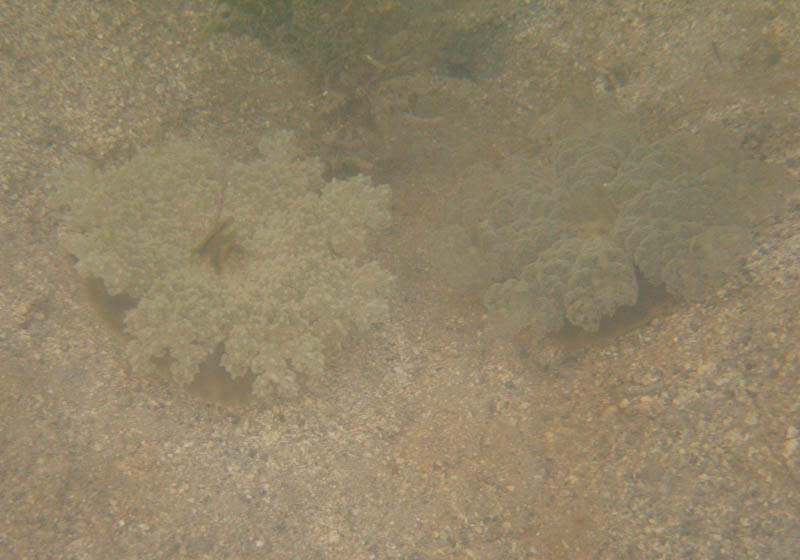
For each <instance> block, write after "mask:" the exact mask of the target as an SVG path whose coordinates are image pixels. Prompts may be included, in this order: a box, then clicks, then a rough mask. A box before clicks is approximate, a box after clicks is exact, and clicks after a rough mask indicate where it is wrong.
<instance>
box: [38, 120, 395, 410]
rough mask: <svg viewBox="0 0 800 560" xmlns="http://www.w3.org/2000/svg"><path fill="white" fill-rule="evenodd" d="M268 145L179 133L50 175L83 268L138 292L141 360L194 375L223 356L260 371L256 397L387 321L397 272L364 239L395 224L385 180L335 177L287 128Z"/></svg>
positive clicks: (124, 290)
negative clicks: (228, 154)
mask: <svg viewBox="0 0 800 560" xmlns="http://www.w3.org/2000/svg"><path fill="white" fill-rule="evenodd" d="M259 149H260V152H261V154H262V159H258V160H256V161H253V162H251V163H247V164H244V163H239V162H232V163H229V162H227V161H226V160H225V159H224V158H222V157H220V156H219V155H217V154H215V153H214V152H212V151H210V150H208V149H206V148H203V147H201V146H198V145H196V144H193V143H190V142H185V141H177V142H172V143H170V144H167V145H166V146H164V147H163V148H161V149H153V148H150V149H145V150H143V151H141V152H140V153H139V154H138V155H137V156H135V157H134V158H133V159H132V160H131V161H130V162H129V163H127V164H125V165H123V166H121V167H118V168H114V169H110V170H108V171H105V172H98V173H92V172H90V171H89V170H88V169H87V168H85V167H82V166H80V165H76V166H73V167H72V168H71V169H69V170H67V171H66V172H63V173H60V174H57V175H55V176H54V177H53V181H54V182H55V183H56V185H57V186H58V191H57V194H56V195H55V197H56V202H57V203H59V204H63V205H66V206H67V208H68V212H67V214H66V216H65V219H64V224H63V226H62V228H61V235H60V239H61V243H62V245H63V246H64V247H65V248H66V249H67V250H68V251H69V252H70V253H71V254H72V255H74V256H75V257H76V258H77V264H76V266H77V269H78V271H79V272H80V274H81V275H82V276H84V277H85V278H98V279H101V280H102V281H103V283H104V285H105V287H106V289H107V291H108V292H109V294H111V295H115V294H127V295H129V296H131V297H133V298H135V299H136V300H137V305H136V307H134V308H133V309H131V310H130V311H128V312H127V314H126V316H125V328H126V332H127V333H128V334H130V336H131V341H130V343H129V347H128V351H129V355H130V359H131V361H132V363H133V365H134V366H135V367H145V366H148V365H150V364H152V363H154V362H155V361H159V362H161V363H167V364H168V365H169V369H170V371H171V372H172V374H173V375H174V376H175V378H176V379H178V380H179V381H181V382H183V383H190V382H191V381H192V380H193V379H194V378H195V376H196V375H197V373H198V371H199V370H200V368H201V367H202V366H203V364H204V363H207V361H208V360H210V359H214V356H218V360H219V364H218V365H220V366H222V367H223V368H224V369H225V370H227V372H228V373H229V374H230V375H231V376H232V377H233V378H238V377H242V376H245V375H250V376H253V379H254V381H253V392H254V393H255V394H256V395H257V396H259V397H262V398H266V397H268V396H269V395H271V394H273V393H274V392H276V391H277V392H279V393H292V392H294V391H295V390H296V389H297V382H298V380H299V379H300V378H303V377H310V376H316V375H320V374H321V373H322V371H323V368H324V356H325V352H326V351H329V350H332V349H335V348H337V347H338V346H339V345H340V344H341V343H342V342H343V340H344V338H345V336H346V335H347V334H348V333H350V332H353V331H354V330H356V329H365V328H367V327H368V326H370V325H372V324H374V323H377V322H381V321H384V320H385V319H386V318H387V315H388V303H387V301H386V297H387V296H388V294H389V291H390V288H391V284H392V282H393V279H392V276H391V274H390V273H388V272H387V271H385V270H383V269H382V268H381V267H380V266H378V265H377V264H376V263H374V262H370V261H368V260H367V259H366V248H367V247H366V243H367V240H368V235H369V234H370V233H371V232H375V231H377V230H380V229H382V228H385V227H386V226H388V224H389V214H388V202H389V187H386V186H379V187H374V186H372V185H371V184H370V181H369V180H368V179H367V178H366V177H363V176H358V177H354V178H352V179H348V180H345V181H336V180H334V181H332V182H330V183H327V184H326V183H325V182H324V181H323V179H322V166H321V164H320V162H319V161H318V160H316V159H313V158H302V157H300V154H299V153H298V151H297V148H296V145H295V143H294V140H293V138H292V136H291V134H289V133H286V132H274V133H272V134H270V135H268V136H267V137H265V139H264V140H263V141H262V142H261V144H260V146H259Z"/></svg>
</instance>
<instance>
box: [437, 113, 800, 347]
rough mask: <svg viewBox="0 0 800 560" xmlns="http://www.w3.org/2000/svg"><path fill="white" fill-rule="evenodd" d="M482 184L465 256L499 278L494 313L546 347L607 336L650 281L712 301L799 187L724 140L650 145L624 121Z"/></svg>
mask: <svg viewBox="0 0 800 560" xmlns="http://www.w3.org/2000/svg"><path fill="white" fill-rule="evenodd" d="M472 177H473V179H472V181H471V182H470V183H469V184H468V185H466V186H465V187H464V189H463V192H462V197H463V198H462V200H463V202H462V209H461V219H460V224H459V225H458V226H455V227H456V228H458V227H460V228H462V230H463V231H462V232H460V233H459V236H455V237H454V238H461V239H469V240H470V243H471V246H470V247H462V251H472V252H475V251H477V252H478V253H480V255H482V260H483V261H484V262H485V263H488V264H489V267H490V268H491V270H492V271H493V274H492V275H491V280H489V281H488V286H487V287H486V293H485V302H486V305H487V307H488V309H489V311H490V316H491V317H492V319H493V320H494V322H495V323H496V324H498V325H500V326H503V327H505V328H507V329H510V330H512V331H519V330H522V329H530V330H531V331H532V334H534V335H541V334H544V333H547V332H552V331H555V330H558V329H560V328H561V327H562V326H563V325H564V323H565V321H568V322H569V323H571V324H573V325H576V326H578V327H581V328H583V329H585V330H587V331H596V330H597V329H598V328H599V327H600V322H601V319H602V318H603V317H608V316H611V315H613V314H614V312H615V311H616V310H617V309H618V308H619V307H621V306H627V305H633V304H635V303H636V302H637V299H638V289H639V286H638V281H639V280H638V274H641V275H642V276H643V277H644V278H645V279H647V280H648V281H649V282H651V283H652V284H654V285H664V286H665V287H666V289H667V290H668V291H669V292H671V293H673V294H676V295H679V296H682V297H685V298H688V299H696V298H700V297H702V296H703V295H704V294H706V293H708V290H709V289H711V288H714V287H715V286H717V285H718V284H719V283H720V281H721V280H722V279H723V278H724V276H725V274H726V273H727V272H728V271H729V270H730V268H731V266H732V264H733V263H735V261H736V259H737V258H738V257H740V256H741V255H742V254H743V252H744V251H746V250H747V248H748V247H750V246H751V243H752V234H753V233H752V228H753V225H754V224H755V222H756V221H757V220H758V219H759V217H761V216H763V215H764V213H765V212H767V211H769V210H771V209H775V208H776V207H777V205H778V203H779V201H780V193H781V192H782V191H783V190H785V188H786V187H787V185H788V181H787V179H786V177H785V175H784V174H783V173H781V172H779V171H776V168H775V167H774V166H770V165H767V164H765V163H763V162H758V161H753V160H747V159H746V158H745V157H744V156H743V154H742V153H741V151H740V149H739V148H738V146H737V145H736V144H735V143H734V142H733V141H732V139H731V138H730V136H728V135H726V134H725V133H724V132H723V131H722V130H721V129H719V128H717V127H713V126H711V127H708V128H707V129H705V130H702V131H700V132H699V133H697V134H690V133H679V134H675V135H673V136H669V137H667V138H666V139H664V140H661V141H659V142H655V143H652V144H648V143H646V142H644V141H643V140H642V139H641V137H640V133H639V129H638V126H637V125H636V124H635V122H632V121H631V120H630V119H627V120H626V119H622V118H620V119H617V120H616V122H615V123H614V124H608V123H607V122H606V123H604V124H603V125H601V126H599V127H596V128H594V129H593V130H589V132H584V133H583V134H580V135H577V136H573V137H570V138H568V139H566V140H564V141H562V142H560V143H558V144H556V145H555V146H554V148H553V149H552V150H550V151H549V152H547V153H545V154H543V155H542V156H541V157H540V158H539V159H538V160H531V159H526V158H524V157H513V158H511V159H510V160H508V161H506V162H504V163H503V164H502V165H501V166H500V167H499V168H494V169H488V168H486V167H482V168H479V169H476V170H474V172H473V173H472ZM452 227H453V226H451V229H452ZM445 266H446V264H445ZM637 273H638V274H637ZM484 276H486V275H485V274H484Z"/></svg>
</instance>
